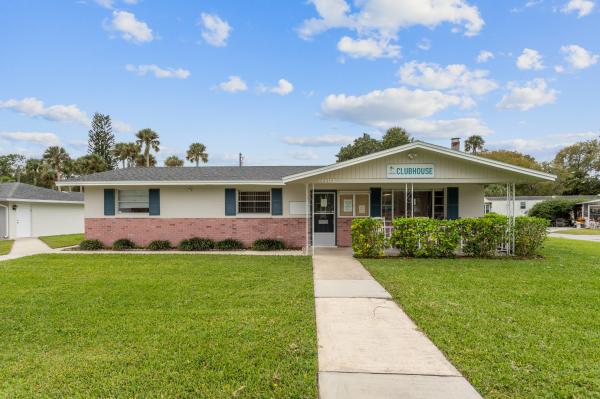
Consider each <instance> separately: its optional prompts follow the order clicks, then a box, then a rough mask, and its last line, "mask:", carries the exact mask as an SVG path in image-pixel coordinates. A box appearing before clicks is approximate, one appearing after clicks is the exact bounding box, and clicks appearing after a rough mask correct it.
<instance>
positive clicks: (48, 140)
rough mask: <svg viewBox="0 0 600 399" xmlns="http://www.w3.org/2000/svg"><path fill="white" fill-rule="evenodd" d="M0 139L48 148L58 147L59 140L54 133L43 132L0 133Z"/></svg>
mask: <svg viewBox="0 0 600 399" xmlns="http://www.w3.org/2000/svg"><path fill="white" fill-rule="evenodd" d="M0 137H1V138H3V139H7V140H11V141H20V142H25V143H32V144H41V145H43V146H46V147H49V146H53V145H59V144H60V139H59V138H58V136H57V135H56V134H54V133H45V132H0Z"/></svg>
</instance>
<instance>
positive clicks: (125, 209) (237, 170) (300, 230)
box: [58, 141, 555, 248]
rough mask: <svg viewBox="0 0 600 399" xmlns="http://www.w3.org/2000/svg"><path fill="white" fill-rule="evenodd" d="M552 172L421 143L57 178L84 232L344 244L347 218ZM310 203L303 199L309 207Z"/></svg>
mask: <svg viewBox="0 0 600 399" xmlns="http://www.w3.org/2000/svg"><path fill="white" fill-rule="evenodd" d="M554 179H555V176H553V175H550V174H547V173H544V172H540V171H536V170H530V169H525V168H522V167H519V166H514V165H509V164H505V163H502V162H498V161H494V160H490V159H485V158H482V157H478V156H474V155H471V154H467V153H464V152H460V151H457V150H455V149H450V148H446V147H442V146H438V145H433V144H429V143H425V142H421V141H414V142H412V143H409V144H406V145H403V146H398V147H395V148H392V149H389V150H385V151H380V152H377V153H374V154H370V155H366V156H363V157H360V158H356V159H352V160H349V161H345V162H340V163H336V164H333V165H327V166H241V167H236V166H212V167H211V166H208V167H185V168H128V169H118V170H113V171H107V172H102V173H97V174H92V175H87V176H81V177H78V178H73V179H70V180H65V181H61V182H59V183H58V184H59V185H60V186H81V187H82V188H83V190H84V194H85V234H86V237H87V238H88V239H99V240H101V241H102V242H104V243H105V244H111V243H112V242H113V241H115V240H117V239H120V238H129V239H131V240H133V241H134V242H136V243H137V244H138V245H146V244H148V243H149V242H150V241H152V240H157V239H162V240H170V241H171V242H172V243H173V244H177V243H178V242H179V241H180V240H182V239H184V238H189V237H192V236H199V237H209V238H212V239H215V240H219V239H224V238H230V237H231V238H236V239H239V240H241V241H243V242H244V243H245V244H247V245H249V244H251V243H252V242H253V241H254V240H256V239H258V238H277V239H282V240H284V241H285V242H286V243H287V245H288V246H289V247H294V248H302V247H305V248H307V247H309V246H311V245H312V246H350V244H351V238H350V226H351V223H352V220H353V218H359V217H367V216H372V217H378V218H382V219H383V220H385V221H386V222H387V223H389V222H390V221H391V219H392V218H393V217H401V216H409V217H419V216H421V217H432V218H440V219H443V218H447V219H457V218H463V217H471V216H473V217H475V216H482V215H483V213H484V212H483V207H482V204H483V200H484V191H483V189H484V185H486V184H491V183H502V184H507V185H508V186H509V188H511V187H514V184H515V183H525V182H538V181H553V180H554ZM307 204H308V206H307Z"/></svg>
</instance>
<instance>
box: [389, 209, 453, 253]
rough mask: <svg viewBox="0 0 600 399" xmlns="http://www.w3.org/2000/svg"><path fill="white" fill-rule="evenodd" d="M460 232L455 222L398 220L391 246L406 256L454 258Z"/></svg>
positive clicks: (427, 219)
mask: <svg viewBox="0 0 600 399" xmlns="http://www.w3.org/2000/svg"><path fill="white" fill-rule="evenodd" d="M458 241H459V232H458V229H457V226H456V222H455V221H453V220H437V219H429V218H397V219H394V221H393V231H392V238H391V244H392V246H394V247H395V248H397V249H398V250H400V253H401V254H402V255H404V256H415V257H421V258H431V257H442V256H446V257H448V256H453V255H454V251H455V250H456V247H458Z"/></svg>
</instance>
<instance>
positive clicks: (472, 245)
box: [457, 213, 508, 258]
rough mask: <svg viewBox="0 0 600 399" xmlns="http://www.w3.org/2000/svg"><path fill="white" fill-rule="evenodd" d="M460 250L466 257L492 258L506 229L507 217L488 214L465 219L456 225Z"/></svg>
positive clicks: (503, 237) (501, 241)
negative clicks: (460, 242)
mask: <svg viewBox="0 0 600 399" xmlns="http://www.w3.org/2000/svg"><path fill="white" fill-rule="evenodd" d="M457 226H458V230H459V234H460V238H461V239H462V250H463V253H464V254H465V255H467V256H475V257H480V258H485V257H490V256H494V255H495V254H496V250H497V249H498V246H500V245H501V244H502V243H503V242H504V240H505V235H506V230H507V229H508V217H506V216H502V215H498V214H496V213H488V214H487V215H485V216H484V217H481V218H465V219H460V220H458V223H457Z"/></svg>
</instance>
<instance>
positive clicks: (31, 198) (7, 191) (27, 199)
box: [0, 183, 83, 239]
mask: <svg viewBox="0 0 600 399" xmlns="http://www.w3.org/2000/svg"><path fill="white" fill-rule="evenodd" d="M82 232H83V194H82V193H66V192H60V191H56V190H49V189H47V188H42V187H36V186H32V185H30V184H24V183H1V184H0V237H2V238H10V239H13V238H21V237H40V236H51V235H59V234H71V233H82Z"/></svg>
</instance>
